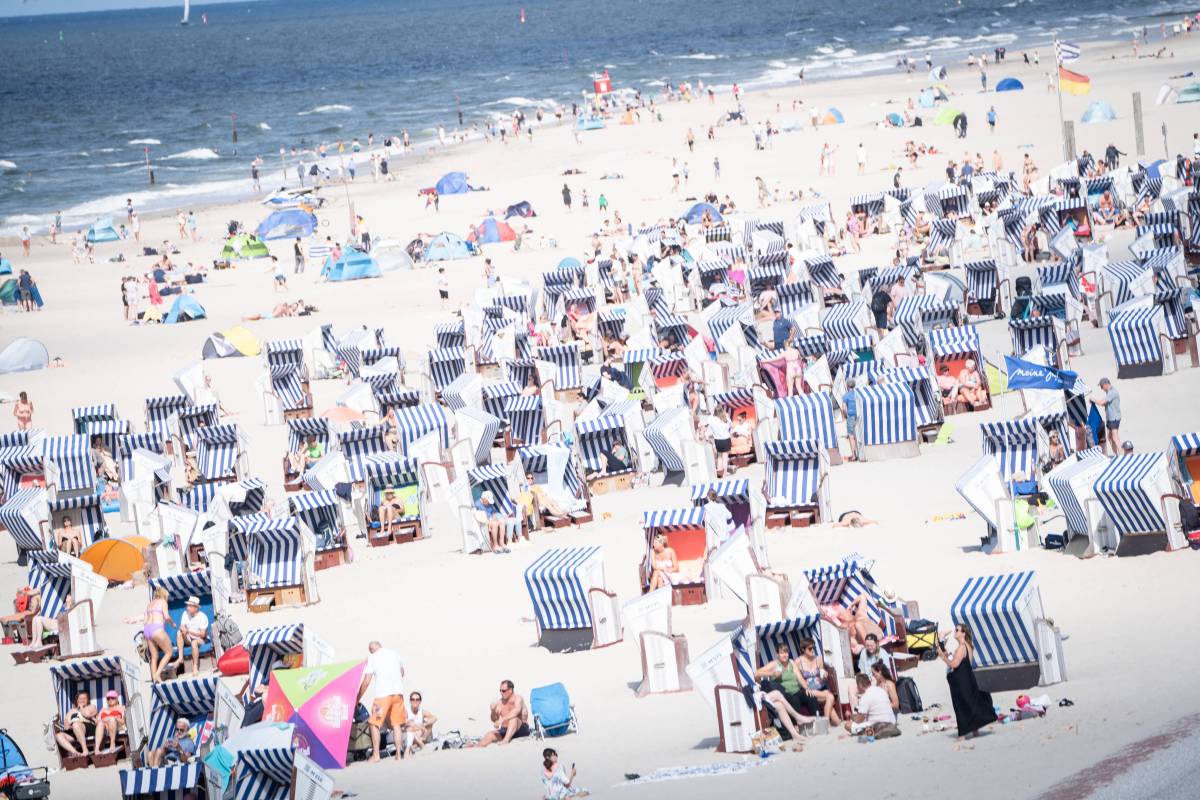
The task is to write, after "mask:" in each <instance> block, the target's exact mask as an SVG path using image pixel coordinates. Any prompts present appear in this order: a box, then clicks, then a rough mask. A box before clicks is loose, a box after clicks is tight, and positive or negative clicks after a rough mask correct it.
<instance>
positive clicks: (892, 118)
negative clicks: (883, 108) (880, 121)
mask: <svg viewBox="0 0 1200 800" xmlns="http://www.w3.org/2000/svg"><path fill="white" fill-rule="evenodd" d="M884 119H886V120H887V121H888V122H890V123H891V124H892V125H895V126H896V127H897V128H902V127H904V117H902V116H900V115H899V114H897V113H895V112H892V113H891V114H888V115H887V116H886V117H884Z"/></svg>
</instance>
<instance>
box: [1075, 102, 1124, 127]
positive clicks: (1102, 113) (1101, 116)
mask: <svg viewBox="0 0 1200 800" xmlns="http://www.w3.org/2000/svg"><path fill="white" fill-rule="evenodd" d="M1116 118H1117V112H1115V111H1113V107H1112V106H1110V105H1109V104H1108V103H1106V102H1104V101H1103V100H1097V101H1096V102H1094V103H1092V104H1091V105H1090V106H1088V107H1087V110H1086V111H1084V112H1083V116H1082V117H1080V118H1079V121H1080V122H1108V121H1110V120H1114V119H1116Z"/></svg>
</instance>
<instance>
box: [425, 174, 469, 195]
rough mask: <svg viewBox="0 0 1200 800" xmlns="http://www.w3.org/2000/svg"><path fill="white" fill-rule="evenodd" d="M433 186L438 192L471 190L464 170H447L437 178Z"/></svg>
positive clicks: (448, 192) (457, 192)
mask: <svg viewBox="0 0 1200 800" xmlns="http://www.w3.org/2000/svg"><path fill="white" fill-rule="evenodd" d="M434 188H436V189H437V193H438V194H466V193H467V192H469V191H471V186H470V185H469V184H468V183H467V173H465V172H447V173H446V174H445V175H443V176H442V177H441V178H440V179H439V180H438V182H437V185H436V186H435V187H434Z"/></svg>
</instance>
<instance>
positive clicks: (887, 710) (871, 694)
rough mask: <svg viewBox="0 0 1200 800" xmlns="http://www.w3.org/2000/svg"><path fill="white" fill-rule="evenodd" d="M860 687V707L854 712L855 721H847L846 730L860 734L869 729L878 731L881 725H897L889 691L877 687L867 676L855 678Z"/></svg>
mask: <svg viewBox="0 0 1200 800" xmlns="http://www.w3.org/2000/svg"><path fill="white" fill-rule="evenodd" d="M855 681H856V683H857V685H858V693H859V697H858V706H857V707H856V708H855V710H854V717H853V719H849V720H847V721H846V730H848V731H850V733H852V734H859V733H862V732H863V731H866V730H867V729H868V728H869V729H871V730H872V731H875V730H877V728H878V726H881V725H893V726H894V725H895V724H896V712H895V711H893V710H892V701H891V700H889V699H888V694H887V691H886V690H884V689H883V687H881V686H875V685H874V684H872V683H871V679H870V678H868V677H867V676H866V675H858V676H857V677H856V678H855Z"/></svg>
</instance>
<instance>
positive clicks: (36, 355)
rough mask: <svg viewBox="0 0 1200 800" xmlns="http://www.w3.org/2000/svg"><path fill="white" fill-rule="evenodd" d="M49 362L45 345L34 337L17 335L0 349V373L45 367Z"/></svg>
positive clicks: (27, 370) (48, 354)
mask: <svg viewBox="0 0 1200 800" xmlns="http://www.w3.org/2000/svg"><path fill="white" fill-rule="evenodd" d="M49 363H50V353H49V352H48V351H47V350H46V345H44V344H42V343H41V342H39V341H37V340H36V339H27V338H25V337H23V336H22V337H19V338H16V339H13V340H12V341H11V342H9V343H8V345H7V346H6V347H5V348H4V349H3V350H0V375H6V374H8V373H10V372H29V371H32V370H35V369H45V368H46V366H47V365H48V364H49Z"/></svg>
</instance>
